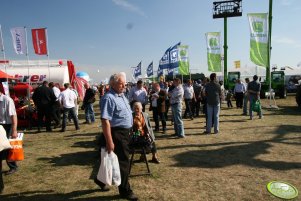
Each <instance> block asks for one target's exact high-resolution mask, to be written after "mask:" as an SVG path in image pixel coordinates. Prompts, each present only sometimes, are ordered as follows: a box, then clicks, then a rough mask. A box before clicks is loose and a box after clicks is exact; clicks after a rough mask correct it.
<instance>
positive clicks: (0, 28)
mask: <svg viewBox="0 0 301 201" xmlns="http://www.w3.org/2000/svg"><path fill="white" fill-rule="evenodd" d="M0 50H1V51H2V52H3V51H4V45H3V37H2V27H1V25H0Z"/></svg>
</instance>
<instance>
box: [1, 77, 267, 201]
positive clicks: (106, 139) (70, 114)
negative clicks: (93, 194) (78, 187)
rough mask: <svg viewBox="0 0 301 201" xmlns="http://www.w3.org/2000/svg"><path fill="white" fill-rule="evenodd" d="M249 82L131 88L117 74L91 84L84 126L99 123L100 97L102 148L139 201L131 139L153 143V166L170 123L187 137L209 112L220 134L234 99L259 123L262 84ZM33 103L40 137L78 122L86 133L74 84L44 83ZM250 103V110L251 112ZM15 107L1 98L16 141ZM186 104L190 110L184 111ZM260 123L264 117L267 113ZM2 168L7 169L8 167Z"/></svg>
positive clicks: (126, 192)
mask: <svg viewBox="0 0 301 201" xmlns="http://www.w3.org/2000/svg"><path fill="white" fill-rule="evenodd" d="M245 81H246V82H245V83H243V82H241V80H239V79H238V80H237V82H236V85H235V88H234V89H233V90H229V89H227V90H225V88H224V86H223V83H222V82H218V81H217V77H216V74H215V73H212V74H211V75H210V77H209V78H204V79H202V80H200V79H199V80H186V81H185V83H184V84H182V81H181V80H180V79H179V78H175V79H173V80H170V81H160V82H153V83H151V84H148V85H147V84H146V83H143V81H142V80H139V81H138V82H137V83H134V84H129V83H126V75H125V73H117V74H114V75H112V76H111V78H110V81H109V84H108V85H100V86H98V87H97V89H95V88H94V87H91V86H90V85H89V84H85V86H84V87H85V89H86V92H85V96H84V98H83V100H82V105H81V107H80V108H81V109H82V110H84V111H85V122H84V124H93V123H95V114H94V109H93V105H94V103H95V101H96V98H95V96H96V94H97V93H98V94H99V99H100V100H99V106H100V114H101V125H102V130H103V135H102V140H101V146H104V147H106V150H107V151H108V152H109V153H110V152H111V151H114V152H115V154H116V155H117V157H118V160H119V164H120V172H121V185H120V186H119V194H120V196H121V197H122V198H126V199H128V200H138V198H137V196H136V195H135V194H134V193H133V191H132V190H131V187H130V184H129V182H128V177H129V165H130V164H129V146H130V136H131V134H132V133H133V132H138V133H139V134H140V135H142V136H147V137H148V138H150V139H149V141H150V142H151V143H150V144H149V145H150V148H151V153H152V160H151V161H152V162H154V163H157V164H158V163H160V160H159V158H158V154H157V148H156V143H155V135H156V133H158V132H162V133H163V134H166V132H167V121H168V120H170V122H171V124H172V125H173V131H174V133H173V135H174V136H175V137H177V138H185V127H184V122H183V118H184V119H185V118H187V119H190V120H193V119H194V118H199V117H200V115H201V114H202V113H203V114H204V117H205V122H206V125H205V131H204V133H205V134H210V133H211V130H212V128H213V130H214V133H215V134H218V133H219V114H220V109H221V103H222V102H223V101H227V106H228V107H231V108H232V107H233V105H232V102H231V100H232V99H233V97H235V100H236V107H237V108H238V109H240V108H242V109H243V111H242V112H243V115H247V114H248V112H249V115H250V119H253V113H252V108H251V106H252V102H254V101H255V100H258V99H259V95H260V83H259V82H258V77H257V76H256V75H255V76H254V77H253V81H252V82H249V80H248V79H246V80H245ZM32 99H33V101H34V104H35V106H36V109H37V113H38V132H41V129H42V127H43V126H44V125H45V127H46V131H47V132H52V131H53V129H55V128H61V130H60V131H61V132H65V131H66V125H67V124H68V123H70V122H73V123H74V126H75V129H76V130H80V126H79V125H80V123H79V120H78V110H79V103H80V101H81V100H80V99H79V96H78V94H77V92H76V90H74V89H73V88H72V87H71V86H70V85H69V84H68V83H66V84H64V90H63V91H60V89H58V88H57V87H56V86H54V84H53V83H52V82H51V83H48V82H47V81H44V82H43V84H42V85H41V86H40V87H38V88H37V89H36V90H35V91H34V93H33V95H32ZM248 102H249V111H248V109H247V107H248ZM12 103H13V102H12V101H11V99H10V98H9V97H8V96H5V95H4V94H2V93H0V107H2V108H7V110H6V111H7V112H6V113H3V114H2V113H1V116H0V124H1V125H3V127H4V128H5V130H6V131H7V134H8V137H9V136H12V137H15V136H16V125H17V123H16V120H15V119H16V112H15V109H14V108H15V107H14V105H13V104H12ZM147 105H149V107H148V108H149V111H148V112H152V120H153V122H154V129H153V128H152V126H151V121H150V118H149V115H148V112H146V108H147V107H146V106H147ZM184 105H185V109H183V108H184V107H183V106H184ZM169 109H170V111H169ZM1 111H4V110H1ZM61 116H62V118H61ZM259 118H262V113H261V111H260V112H259ZM52 122H53V124H52ZM0 153H1V154H0V155H1V158H2V159H5V155H6V152H5V151H3V152H0ZM143 160H146V159H143ZM7 164H8V166H9V167H10V171H8V174H11V173H14V172H15V171H16V170H17V164H16V163H11V162H8V163H7ZM0 167H1V169H2V163H1V166H0ZM94 182H95V183H96V184H97V185H98V186H100V188H101V189H102V190H103V191H106V190H109V188H108V187H107V186H106V185H105V184H104V183H102V182H101V181H99V180H97V179H96V178H95V179H94ZM3 188H4V184H3V181H2V175H1V176H0V190H1V191H2V190H3Z"/></svg>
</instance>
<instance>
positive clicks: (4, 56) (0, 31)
mask: <svg viewBox="0 0 301 201" xmlns="http://www.w3.org/2000/svg"><path fill="white" fill-rule="evenodd" d="M0 36H1V38H0V40H1V51H2V54H3V60H4V69H5V73H6V82H7V84H8V74H7V69H6V55H5V49H4V41H3V37H2V26H1V25H0Z"/></svg>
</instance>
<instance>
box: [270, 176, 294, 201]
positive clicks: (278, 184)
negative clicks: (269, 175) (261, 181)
mask: <svg viewBox="0 0 301 201" xmlns="http://www.w3.org/2000/svg"><path fill="white" fill-rule="evenodd" d="M267 189H268V191H269V192H270V193H271V194H273V195H274V196H276V197H278V198H282V199H287V200H289V199H293V198H296V197H297V196H298V190H297V188H295V187H294V186H293V185H291V184H289V183H286V182H282V181H272V182H270V183H268V184H267Z"/></svg>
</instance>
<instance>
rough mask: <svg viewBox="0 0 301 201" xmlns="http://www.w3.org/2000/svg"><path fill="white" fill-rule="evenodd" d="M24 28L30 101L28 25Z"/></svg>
mask: <svg viewBox="0 0 301 201" xmlns="http://www.w3.org/2000/svg"><path fill="white" fill-rule="evenodd" d="M24 29H25V41H26V57H27V76H28V90H27V94H28V101H30V74H29V55H28V42H27V29H26V27H24Z"/></svg>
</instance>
